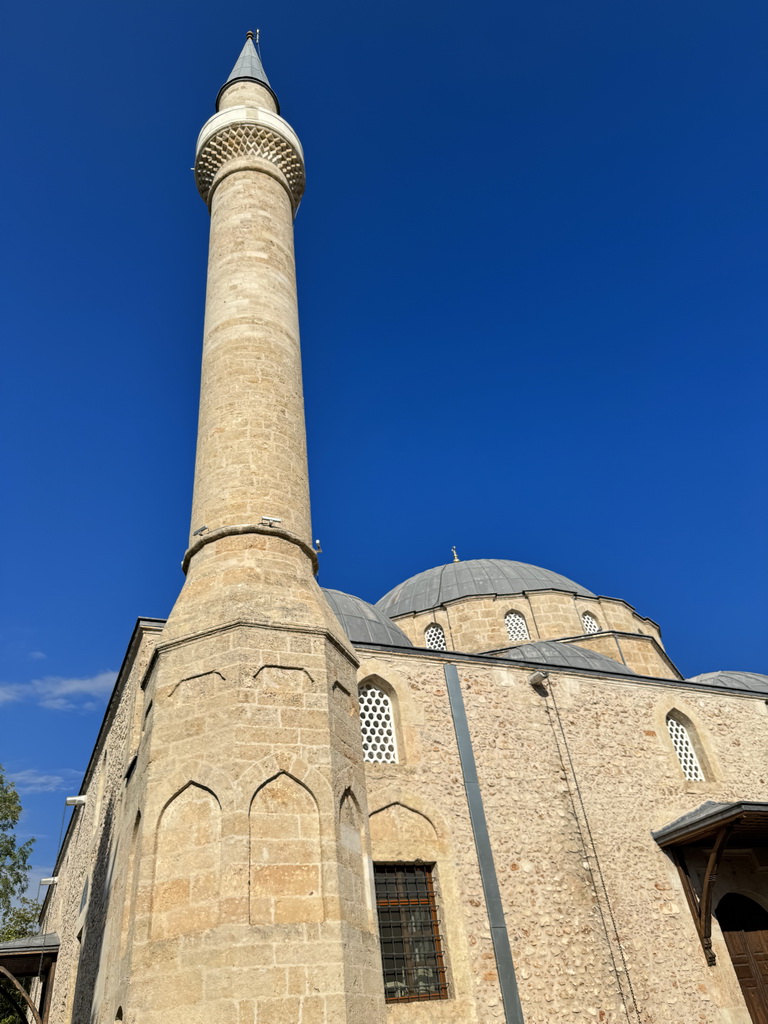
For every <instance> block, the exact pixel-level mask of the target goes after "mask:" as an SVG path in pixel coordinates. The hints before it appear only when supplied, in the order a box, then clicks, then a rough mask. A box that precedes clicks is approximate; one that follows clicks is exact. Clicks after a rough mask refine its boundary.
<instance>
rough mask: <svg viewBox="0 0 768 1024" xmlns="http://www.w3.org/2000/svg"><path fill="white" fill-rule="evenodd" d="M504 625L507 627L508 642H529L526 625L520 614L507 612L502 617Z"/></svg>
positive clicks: (523, 617)
mask: <svg viewBox="0 0 768 1024" xmlns="http://www.w3.org/2000/svg"><path fill="white" fill-rule="evenodd" d="M504 625H505V626H506V627H507V636H508V637H509V639H510V640H530V639H531V634H530V633H529V632H528V623H527V622H526V621H525V616H524V615H523V614H522V613H521V612H507V614H506V615H505V616H504Z"/></svg>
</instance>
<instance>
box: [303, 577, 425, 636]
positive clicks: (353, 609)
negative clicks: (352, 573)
mask: <svg viewBox="0 0 768 1024" xmlns="http://www.w3.org/2000/svg"><path fill="white" fill-rule="evenodd" d="M323 593H324V594H325V596H326V599H327V601H328V604H329V605H330V606H331V608H332V609H333V611H334V613H335V615H336V618H337V619H338V620H339V622H340V623H341V625H342V626H343V627H344V632H345V633H346V634H347V636H348V637H349V639H350V641H351V642H352V643H353V644H388V645H389V646H391V647H413V644H412V643H411V641H410V640H409V639H408V637H407V636H406V635H405V633H404V632H403V631H402V629H400V627H399V626H396V625H395V624H394V622H392V620H391V619H388V618H387V616H386V615H383V614H382V613H381V612H380V611H379V610H378V609H377V608H374V606H373V605H372V604H368V602H367V601H363V599H362V598H361V597H354V595H352V594H345V593H344V592H343V591H341V590H327V589H326V588H325V587H323Z"/></svg>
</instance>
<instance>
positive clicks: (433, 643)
mask: <svg viewBox="0 0 768 1024" xmlns="http://www.w3.org/2000/svg"><path fill="white" fill-rule="evenodd" d="M424 643H425V644H426V646H427V647H428V648H429V649H430V651H445V650H447V648H446V645H445V632H444V631H443V627H442V626H438V624H437V623H436V622H433V623H432V625H431V626H427V628H426V629H425V630H424Z"/></svg>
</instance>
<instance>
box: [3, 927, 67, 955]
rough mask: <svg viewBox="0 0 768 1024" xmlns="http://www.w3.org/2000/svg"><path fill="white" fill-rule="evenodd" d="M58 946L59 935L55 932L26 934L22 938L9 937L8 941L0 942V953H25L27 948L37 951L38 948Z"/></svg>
mask: <svg viewBox="0 0 768 1024" xmlns="http://www.w3.org/2000/svg"><path fill="white" fill-rule="evenodd" d="M58 948H59V936H58V935H57V934H56V932H46V933H45V934H43V935H27V936H25V937H24V938H23V939H9V940H8V942H0V952H2V953H26V952H28V951H29V950H34V951H35V952H39V951H40V950H45V949H58Z"/></svg>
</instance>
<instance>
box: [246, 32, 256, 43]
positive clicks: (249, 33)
mask: <svg viewBox="0 0 768 1024" xmlns="http://www.w3.org/2000/svg"><path fill="white" fill-rule="evenodd" d="M245 38H246V39H253V32H251V30H250V29H248V31H247V32H246V33H245ZM257 41H258V40H257Z"/></svg>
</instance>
